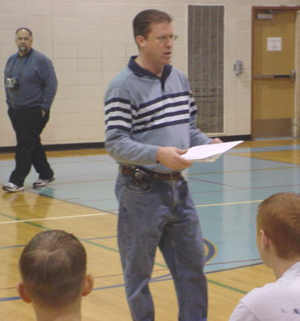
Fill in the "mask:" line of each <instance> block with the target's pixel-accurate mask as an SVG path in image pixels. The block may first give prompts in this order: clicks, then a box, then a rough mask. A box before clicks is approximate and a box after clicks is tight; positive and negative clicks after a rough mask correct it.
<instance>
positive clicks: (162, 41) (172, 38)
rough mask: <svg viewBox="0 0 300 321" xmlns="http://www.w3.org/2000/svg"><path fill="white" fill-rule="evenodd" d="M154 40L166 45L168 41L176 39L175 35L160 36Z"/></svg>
mask: <svg viewBox="0 0 300 321" xmlns="http://www.w3.org/2000/svg"><path fill="white" fill-rule="evenodd" d="M156 39H157V40H158V41H159V42H160V43H166V42H168V41H175V40H177V39H178V36H177V35H169V36H160V37H156Z"/></svg>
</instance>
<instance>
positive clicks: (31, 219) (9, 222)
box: [0, 213, 111, 225]
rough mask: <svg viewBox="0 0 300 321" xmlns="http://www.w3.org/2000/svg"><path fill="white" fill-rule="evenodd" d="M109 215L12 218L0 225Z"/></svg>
mask: <svg viewBox="0 0 300 321" xmlns="http://www.w3.org/2000/svg"><path fill="white" fill-rule="evenodd" d="M105 215H111V214H110V213H94V214H84V215H82V214H81V215H73V216H55V217H46V218H30V219H27V220H14V221H4V222H0V225H5V224H14V223H27V222H38V221H51V220H52V221H55V220H65V219H69V218H85V217H89V216H105Z"/></svg>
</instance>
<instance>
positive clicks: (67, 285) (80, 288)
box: [18, 230, 93, 321]
mask: <svg viewBox="0 0 300 321" xmlns="http://www.w3.org/2000/svg"><path fill="white" fill-rule="evenodd" d="M86 264H87V258H86V251H85V249H84V247H83V245H82V244H81V243H80V241H79V240H78V239H77V238H76V237H75V236H74V235H72V234H70V233H67V232H65V231H62V230H51V231H44V232H40V233H38V234H36V235H35V236H34V237H33V238H32V240H31V241H30V242H29V243H28V244H27V245H26V246H25V248H24V249H23V252H22V254H21V257H20V260H19V268H20V274H21V278H22V281H21V283H20V284H19V285H18V291H19V294H20V296H21V298H22V299H23V300H24V301H25V302H27V303H32V304H33V308H34V311H35V314H36V320H37V321H48V320H49V321H55V320H64V321H80V320H81V301H82V300H81V299H82V296H86V295H88V294H89V293H90V292H91V290H92V288H93V279H92V277H91V276H90V275H87V274H86Z"/></svg>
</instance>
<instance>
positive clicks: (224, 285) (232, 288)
mask: <svg viewBox="0 0 300 321" xmlns="http://www.w3.org/2000/svg"><path fill="white" fill-rule="evenodd" d="M216 273H217V272H216ZM207 282H208V283H212V284H214V285H217V286H219V287H221V288H224V289H227V290H232V291H234V292H238V293H242V294H247V293H248V292H247V291H243V290H240V289H237V288H234V287H232V286H230V285H227V284H224V283H220V282H217V281H214V280H210V279H207Z"/></svg>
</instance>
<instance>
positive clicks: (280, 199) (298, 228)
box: [257, 193, 300, 259]
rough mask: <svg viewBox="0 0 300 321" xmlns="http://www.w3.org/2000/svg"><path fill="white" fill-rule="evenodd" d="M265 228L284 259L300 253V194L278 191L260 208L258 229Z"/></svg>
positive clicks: (278, 253) (279, 254)
mask: <svg viewBox="0 0 300 321" xmlns="http://www.w3.org/2000/svg"><path fill="white" fill-rule="evenodd" d="M260 229H262V230H264V232H265V234H266V236H267V237H269V238H270V239H271V240H272V242H273V244H274V246H275V249H276V252H277V255H278V256H279V257H280V258H283V259H292V258H295V257H297V256H299V255H300V194H296V193H278V194H274V195H272V196H270V197H268V198H267V199H265V200H264V201H263V202H262V203H261V204H260V206H259V208H258V214H257V230H258V231H259V230H260Z"/></svg>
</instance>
